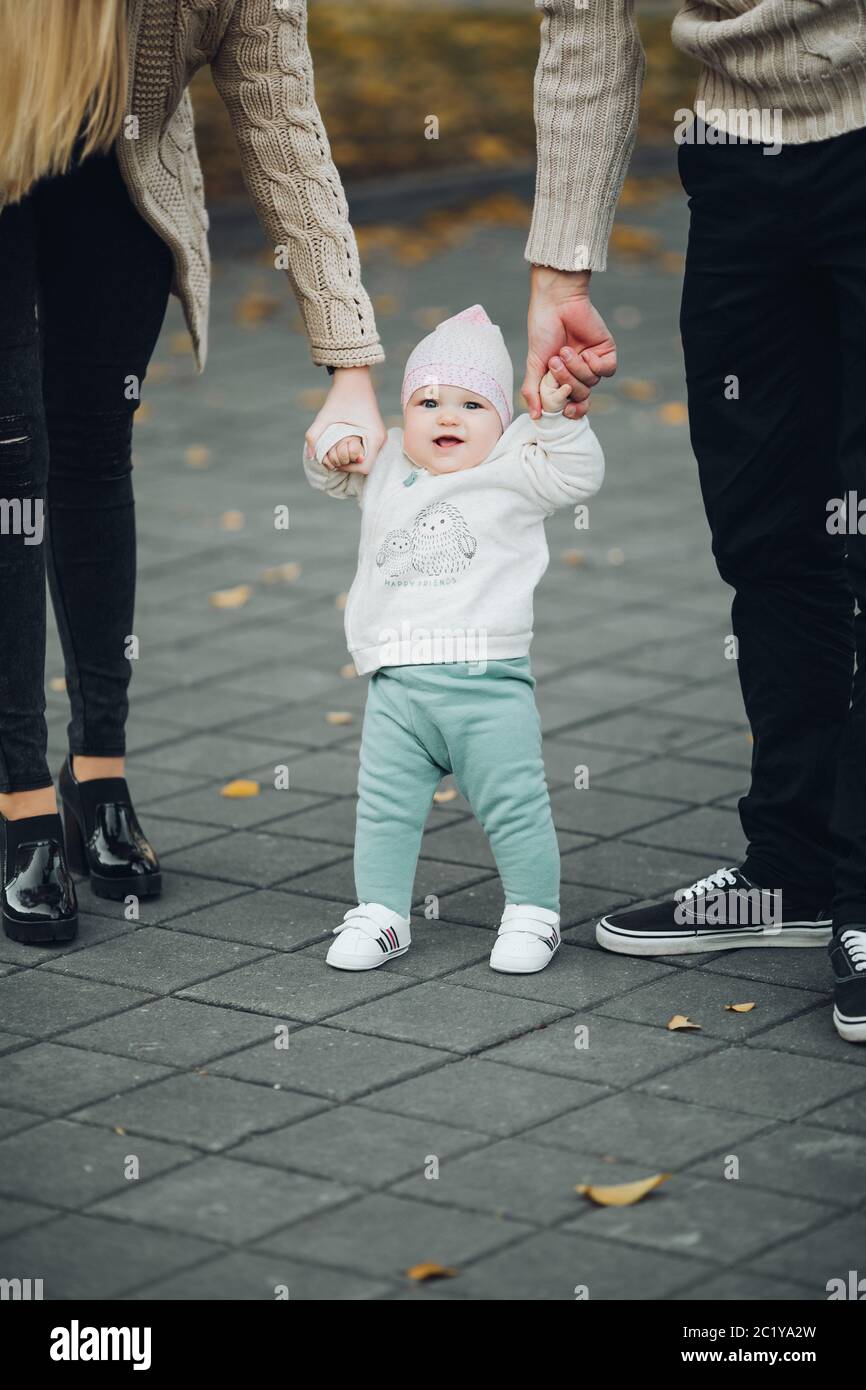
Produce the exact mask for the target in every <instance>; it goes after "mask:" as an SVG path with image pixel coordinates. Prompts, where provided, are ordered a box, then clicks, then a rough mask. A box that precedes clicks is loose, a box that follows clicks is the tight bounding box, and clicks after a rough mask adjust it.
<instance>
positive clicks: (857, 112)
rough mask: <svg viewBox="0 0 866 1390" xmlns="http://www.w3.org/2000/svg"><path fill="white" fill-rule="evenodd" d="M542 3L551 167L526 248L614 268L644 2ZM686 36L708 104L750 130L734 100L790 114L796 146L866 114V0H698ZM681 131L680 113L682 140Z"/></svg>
mask: <svg viewBox="0 0 866 1390" xmlns="http://www.w3.org/2000/svg"><path fill="white" fill-rule="evenodd" d="M536 8H538V9H540V10H541V11H542V25H541V56H540V58H539V62H538V68H537V71H536V76H535V123H536V129H537V135H538V169H537V176H536V190H535V209H534V213H533V218H532V225H531V227H530V232H529V239H528V241H527V244H526V258H527V260H530V261H532V262H534V263H535V264H536V265H549V266H555V267H557V268H558V269H560V270H577V269H583V268H586V269H589V270H603V269H604V267H605V263H606V255H607V242H608V238H609V236H610V228H611V224H612V222H613V215H614V210H615V208H616V203H617V199H618V198H619V194H620V190H621V188H622V183H623V179H624V178H625V172H626V169H627V168H628V163H629V159H630V158H631V153H632V149H633V147H634V141H635V134H636V130H637V112H638V101H639V98H640V92H641V86H642V83H643V76H644V68H645V57H644V53H643V49H642V47H641V42H640V39H639V37H638V32H637V26H636V24H635V17H634V0H541V2H540V0H536ZM673 40H674V43H675V44H676V45H677V46H678V47H679V48H681V49H683V50H684V51H685V52H686V53H690V54H691V55H692V56H693V57H695V58H697V59H698V60H699V62H700V63H701V69H700V75H699V77H698V87H697V92H696V105H697V103H698V102H699V101H701V102H703V103H704V107H705V108H706V111H707V119H708V121H710V123H711V124H713V125H716V126H717V127H718V128H720V129H722V130H729V129H732V128H733V129H736V126H735V125H733V124H732V122H734V121H735V120H736V117H735V116H734V117H728V115H727V113H728V112H743V111H749V110H755V109H758V110H768V111H770V112H771V113H772V112H775V111H779V112H780V113H781V114H780V116H779V121H780V124H781V133H782V142H783V143H784V144H793V145H797V144H803V143H805V142H806V141H812V140H827V139H830V138H831V137H832V136H834V135H842V134H844V133H845V132H846V131H849V130H856V129H858V128H860V127H862V126H866V0H715V3H714V4H707V3H704V0H685V3H684V4H682V5H681V8H680V10H679V13H678V14H677V16H676V19H675V20H674V24H673ZM711 112H713V113H714V114H713V115H712V118H710V113H711ZM673 129H674V113H673V111H672V112H671V136H672V138H673Z"/></svg>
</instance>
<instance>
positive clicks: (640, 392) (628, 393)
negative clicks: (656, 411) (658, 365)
mask: <svg viewBox="0 0 866 1390" xmlns="http://www.w3.org/2000/svg"><path fill="white" fill-rule="evenodd" d="M619 389H620V391H621V392H622V394H623V395H624V396H625V398H626V400H629V401H654V400H655V398H656V396H657V395H658V393H659V388H658V387H657V386H656V384H655V382H654V381H640V380H638V379H637V378H635V377H626V379H625V380H624V381H621V382H620V385H619Z"/></svg>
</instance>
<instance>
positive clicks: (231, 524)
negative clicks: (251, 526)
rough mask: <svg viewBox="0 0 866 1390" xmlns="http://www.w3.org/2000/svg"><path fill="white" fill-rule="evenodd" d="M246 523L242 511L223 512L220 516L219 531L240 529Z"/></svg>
mask: <svg viewBox="0 0 866 1390" xmlns="http://www.w3.org/2000/svg"><path fill="white" fill-rule="evenodd" d="M245 523H246V517H245V516H244V514H243V512H223V514H222V516H221V517H220V530H221V531H242V530H243V529H244V525H245Z"/></svg>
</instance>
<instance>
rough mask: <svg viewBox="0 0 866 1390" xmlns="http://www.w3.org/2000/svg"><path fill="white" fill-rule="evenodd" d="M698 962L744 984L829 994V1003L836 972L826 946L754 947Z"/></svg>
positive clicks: (713, 956) (717, 955)
mask: <svg viewBox="0 0 866 1390" xmlns="http://www.w3.org/2000/svg"><path fill="white" fill-rule="evenodd" d="M695 959H696V960H698V961H699V962H700V963H701V964H702V965H703V967H704V969H705V970H711V971H718V972H719V974H721V975H739V976H740V977H741V979H743V980H766V981H767V982H768V983H769V984H773V985H794V986H795V987H796V988H798V989H811V990H815V991H817V992H818V993H819V994H821V993H826V996H827V999H828V1000H829V999H830V991H831V990H832V988H833V972H832V970H831V968H830V962H829V960H828V959H827V952H826V949H825V948H824V947H823V946H811V947H808V946H807V947H802V948H797V947H792V948H790V949H787V950H778V949H774V948H773V947H757V948H755V947H752V948H746V949H744V950H738V951H737V950H735V951H720V952H717V953H716V954H714V955H706V956H698V957H695ZM848 1050H849V1051H850V1050H851V1049H850V1048H849V1049H848ZM836 1055H837V1056H839V1055H844V1050H843V1051H842V1052H840V1050H839V1049H838V1048H837V1054H836Z"/></svg>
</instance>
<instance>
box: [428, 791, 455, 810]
mask: <svg viewBox="0 0 866 1390" xmlns="http://www.w3.org/2000/svg"><path fill="white" fill-rule="evenodd" d="M433 800H434V801H435V802H436V804H437V806H444V805H446V804H447V803H448V802H449V801H456V800H457V789H456V788H455V787H445V789H444V790H443V791H441V792H434V793H433Z"/></svg>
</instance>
